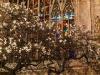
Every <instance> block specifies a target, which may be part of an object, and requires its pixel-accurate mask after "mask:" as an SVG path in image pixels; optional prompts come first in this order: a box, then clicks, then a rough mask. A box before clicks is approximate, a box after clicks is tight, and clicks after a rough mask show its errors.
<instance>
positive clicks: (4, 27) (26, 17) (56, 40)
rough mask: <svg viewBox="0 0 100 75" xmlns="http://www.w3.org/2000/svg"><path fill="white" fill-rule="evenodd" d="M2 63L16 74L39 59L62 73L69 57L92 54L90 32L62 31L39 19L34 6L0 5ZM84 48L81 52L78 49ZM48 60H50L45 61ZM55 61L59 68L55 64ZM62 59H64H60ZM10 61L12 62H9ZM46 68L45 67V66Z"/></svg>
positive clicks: (0, 52) (57, 72)
mask: <svg viewBox="0 0 100 75" xmlns="http://www.w3.org/2000/svg"><path fill="white" fill-rule="evenodd" d="M0 14H1V16H0V18H1V19H0V35H1V36H0V40H1V42H0V67H1V68H3V69H5V70H7V71H8V72H9V75H16V73H17V72H19V71H21V70H23V67H25V68H28V67H29V66H31V67H32V68H28V69H33V70H34V69H35V68H34V66H35V67H37V66H38V65H39V64H40V63H44V64H46V66H45V67H44V68H47V69H48V73H49V74H50V73H51V72H54V73H56V74H57V75H58V74H60V73H62V72H63V71H64V70H65V68H68V65H67V66H66V62H67V61H69V60H70V59H81V58H82V57H85V58H86V60H87V62H89V61H88V58H89V56H88V55H89V54H88V53H89V48H88V46H89V42H88V38H87V35H85V34H86V33H85V34H83V33H82V32H81V31H80V30H73V31H72V32H74V33H73V36H74V37H73V36H66V37H64V36H63V35H62V31H61V30H57V29H56V28H55V27H54V26H52V27H51V28H50V27H48V24H46V23H45V22H40V21H39V19H38V18H36V17H35V16H34V14H33V13H32V11H31V10H29V9H25V8H24V7H23V6H18V5H9V6H7V7H5V6H4V7H3V6H0ZM78 52H81V53H78ZM46 60H48V61H49V63H45V62H44V61H46ZM54 61H56V63H57V65H58V66H59V68H56V67H52V66H51V64H54V63H55V62H54ZM60 61H61V62H60ZM9 65H10V66H9ZM42 69H43V68H42Z"/></svg>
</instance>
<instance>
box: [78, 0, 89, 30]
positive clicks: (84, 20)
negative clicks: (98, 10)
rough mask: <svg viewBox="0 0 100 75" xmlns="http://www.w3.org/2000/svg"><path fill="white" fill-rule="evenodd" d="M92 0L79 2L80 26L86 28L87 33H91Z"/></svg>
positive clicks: (80, 0)
mask: <svg viewBox="0 0 100 75" xmlns="http://www.w3.org/2000/svg"><path fill="white" fill-rule="evenodd" d="M90 12H91V11H90V0H79V15H78V16H79V22H80V26H86V30H85V31H88V30H89V31H91V14H90Z"/></svg>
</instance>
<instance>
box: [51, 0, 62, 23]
mask: <svg viewBox="0 0 100 75" xmlns="http://www.w3.org/2000/svg"><path fill="white" fill-rule="evenodd" d="M60 14H61V11H60V7H59V3H58V1H57V0H55V2H54V5H53V10H52V13H51V15H52V19H53V20H56V21H57V20H59V18H60Z"/></svg>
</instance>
